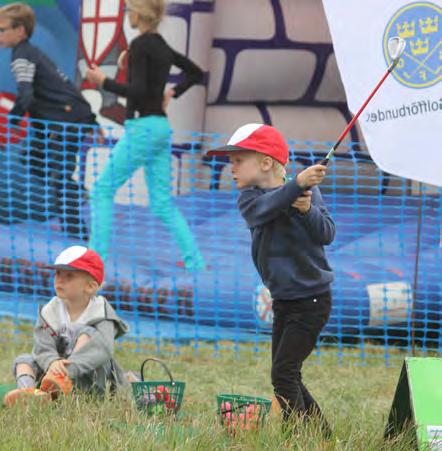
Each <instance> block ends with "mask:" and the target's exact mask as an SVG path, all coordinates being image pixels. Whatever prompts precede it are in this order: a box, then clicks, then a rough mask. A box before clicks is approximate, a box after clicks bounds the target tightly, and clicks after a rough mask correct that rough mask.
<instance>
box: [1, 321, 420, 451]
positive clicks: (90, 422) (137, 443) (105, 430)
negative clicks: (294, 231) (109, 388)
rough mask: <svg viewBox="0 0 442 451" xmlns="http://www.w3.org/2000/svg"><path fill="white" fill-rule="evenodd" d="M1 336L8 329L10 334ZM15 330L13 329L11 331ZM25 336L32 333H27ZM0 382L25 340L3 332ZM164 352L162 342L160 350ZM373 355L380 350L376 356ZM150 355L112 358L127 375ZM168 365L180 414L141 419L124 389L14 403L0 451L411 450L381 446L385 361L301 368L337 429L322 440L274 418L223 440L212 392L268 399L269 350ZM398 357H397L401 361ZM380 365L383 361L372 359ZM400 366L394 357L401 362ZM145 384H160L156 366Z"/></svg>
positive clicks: (124, 350) (191, 354) (332, 356)
mask: <svg viewBox="0 0 442 451" xmlns="http://www.w3.org/2000/svg"><path fill="white" fill-rule="evenodd" d="M2 324H4V323H1V322H0V326H1V325H2ZM6 330H7V328H6ZM15 330H16V329H15ZM28 332H29V331H28ZM0 339H1V341H0V382H1V383H10V382H13V380H12V375H11V363H12V361H13V359H14V356H15V355H17V354H19V353H22V352H28V351H29V350H30V346H31V343H30V341H29V335H28V334H26V335H23V336H21V335H17V334H16V333H15V334H12V329H10V332H9V333H8V332H5V327H3V330H2V332H1V333H0ZM164 349H165V351H167V345H165V347H164ZM373 352H376V351H373ZM148 356H153V351H152V349H151V348H150V347H149V345H146V346H145V347H142V349H141V350H140V352H134V350H133V346H132V345H131V344H123V345H122V346H121V347H120V349H118V350H117V353H116V357H117V359H118V361H119V363H120V364H121V365H122V366H123V367H124V368H125V369H133V370H136V369H138V368H139V366H140V364H141V362H142V360H143V358H144V357H148ZM156 357H159V358H162V359H163V360H164V361H165V362H166V363H167V364H168V365H169V367H170V368H171V370H172V372H173V373H174V375H175V378H176V379H177V380H182V381H185V382H186V384H187V386H186V392H185V398H184V402H183V406H182V409H181V412H180V413H179V415H178V416H177V418H174V419H164V418H163V419H161V418H153V417H151V418H145V417H143V416H142V415H140V414H139V413H138V411H137V410H136V408H135V407H134V405H133V402H132V399H131V394H130V392H129V391H122V392H121V393H120V394H119V395H118V396H117V397H116V398H114V399H109V398H106V399H105V400H97V399H91V398H87V397H85V396H83V397H82V396H78V397H76V398H72V399H69V400H63V401H61V402H58V403H54V404H52V405H50V406H40V405H29V406H26V407H20V406H15V407H14V408H12V409H4V408H3V409H0V431H1V439H0V449H1V450H2V451H3V450H18V449H26V450H27V449H32V450H45V451H49V450H101V449H103V450H105V449H112V450H114V449H115V450H126V449H127V450H174V449H177V450H212V449H214V450H224V449H226V450H227V449H229V450H255V449H257V450H280V449H297V450H361V451H362V450H364V451H365V450H373V451H374V450H376V451H378V450H400V451H403V450H408V449H413V447H412V439H411V436H412V433H411V431H408V432H407V433H404V434H403V435H401V436H399V437H397V438H396V439H395V440H394V441H390V442H384V440H383V430H384V427H385V424H386V419H387V416H388V413H389V409H390V406H391V402H392V399H393V394H394V390H395V387H396V384H397V380H398V377H399V372H400V367H399V366H398V367H394V368H387V367H385V366H383V365H382V364H379V363H378V364H373V365H366V366H361V365H359V364H358V360H357V359H352V358H351V357H349V358H348V359H347V360H344V362H343V363H341V364H338V363H337V362H338V359H337V358H336V352H334V351H332V350H330V351H327V352H323V353H321V357H320V358H321V360H320V363H319V364H318V363H317V357H316V356H312V357H311V359H310V360H309V361H307V362H306V365H305V368H304V381H305V383H306V385H307V386H308V388H309V389H310V391H311V392H312V394H313V395H314V396H315V398H316V399H317V400H318V402H319V403H320V405H321V406H322V407H323V410H324V412H325V415H326V416H327V419H328V420H329V422H330V423H331V425H332V428H333V431H334V433H333V437H332V438H331V439H330V440H324V439H323V438H321V436H320V434H319V433H318V430H317V427H315V426H314V425H311V426H309V427H304V428H302V429H300V430H298V434H297V435H296V436H289V435H288V434H284V433H283V432H282V431H281V422H280V420H279V416H278V415H277V414H275V413H273V414H271V415H270V416H268V417H267V419H266V422H265V424H264V426H263V427H262V428H261V429H260V430H258V431H249V432H240V433H238V434H235V435H234V436H232V435H229V434H228V433H226V431H225V430H224V429H223V427H222V426H221V425H220V422H219V419H218V417H217V414H216V399H215V398H216V394H217V393H241V394H251V395H260V396H264V397H271V394H272V389H271V385H270V380H269V371H270V362H269V360H270V359H269V349H268V345H263V346H262V348H261V349H260V352H259V353H255V352H253V351H252V350H250V351H248V350H247V348H246V347H245V346H244V347H243V348H242V351H241V353H240V354H239V355H235V354H234V353H233V352H231V351H228V352H219V354H218V355H217V356H216V357H215V356H214V352H213V350H211V349H210V348H207V349H200V350H198V352H197V353H196V352H195V349H194V348H193V347H192V346H190V345H189V346H188V347H183V348H181V353H180V354H179V355H173V354H172V353H166V352H165V353H164V355H157V356H156ZM398 357H400V356H398ZM378 361H379V362H382V359H379V360H378ZM398 362H400V359H398ZM149 377H151V378H153V379H158V378H161V379H166V378H165V377H164V375H162V373H161V371H160V369H155V370H154V369H152V372H151V373H149Z"/></svg>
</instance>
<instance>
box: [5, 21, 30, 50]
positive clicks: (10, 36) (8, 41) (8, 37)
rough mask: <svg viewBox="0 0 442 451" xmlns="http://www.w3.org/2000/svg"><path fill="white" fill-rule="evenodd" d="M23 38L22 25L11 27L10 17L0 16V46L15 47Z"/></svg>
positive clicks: (24, 35)
mask: <svg viewBox="0 0 442 451" xmlns="http://www.w3.org/2000/svg"><path fill="white" fill-rule="evenodd" d="M25 38H26V33H25V31H24V27H23V25H19V26H18V27H13V26H12V21H11V20H10V19H7V18H4V17H0V47H7V48H8V47H15V46H16V45H17V44H19V43H20V42H21V41H23V39H25Z"/></svg>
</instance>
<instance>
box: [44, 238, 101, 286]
mask: <svg viewBox="0 0 442 451" xmlns="http://www.w3.org/2000/svg"><path fill="white" fill-rule="evenodd" d="M47 268H51V269H66V270H71V271H86V272H87V273H88V274H90V275H91V276H92V277H93V278H94V279H95V280H96V281H97V283H98V285H101V284H102V283H103V280H104V263H103V260H102V259H101V257H100V256H99V255H98V254H97V253H96V252H95V251H93V250H92V249H88V248H87V247H84V246H71V247H68V248H67V249H65V250H64V251H63V252H61V253H60V255H59V256H58V257H57V258H56V259H55V262H54V264H53V265H49V266H47Z"/></svg>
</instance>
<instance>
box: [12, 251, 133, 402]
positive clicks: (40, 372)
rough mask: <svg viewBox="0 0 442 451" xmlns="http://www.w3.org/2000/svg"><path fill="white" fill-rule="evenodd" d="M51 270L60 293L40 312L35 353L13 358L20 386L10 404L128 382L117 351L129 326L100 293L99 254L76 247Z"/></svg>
mask: <svg viewBox="0 0 442 451" xmlns="http://www.w3.org/2000/svg"><path fill="white" fill-rule="evenodd" d="M49 268H52V269H55V278H54V287H55V292H56V296H55V297H53V298H52V299H51V300H50V301H49V302H48V303H47V304H46V305H44V306H43V308H42V309H41V310H40V313H39V316H38V319H37V323H36V326H35V329H34V348H33V351H32V354H23V355H20V356H18V357H17V358H16V359H15V361H14V365H13V371H14V376H15V379H16V381H17V387H18V388H17V389H15V390H12V391H10V392H9V393H8V394H7V395H6V396H5V398H4V404H5V405H6V406H12V405H14V404H15V403H16V402H17V401H18V400H29V399H35V398H38V399H40V400H44V401H49V400H52V399H56V398H58V397H59V396H60V395H61V396H68V395H69V394H70V393H71V392H72V389H73V387H76V388H78V389H80V390H83V391H86V392H91V391H93V392H96V393H104V391H105V388H106V384H107V383H109V384H110V385H111V388H115V387H116V386H118V385H120V384H123V383H124V382H125V378H124V375H123V373H122V371H121V369H120V368H119V367H118V365H117V364H116V363H115V361H114V360H113V358H112V355H113V351H114V343H115V339H116V338H118V337H120V336H122V335H124V334H125V333H126V332H127V331H128V327H127V325H126V324H125V323H124V322H123V321H122V320H121V319H120V318H119V317H118V316H117V314H116V313H115V311H114V309H113V308H112V307H111V305H110V304H109V303H108V301H107V300H106V299H105V298H104V297H103V296H97V291H98V289H99V288H100V285H101V284H102V282H103V278H104V265H103V261H102V260H101V258H100V256H99V255H98V254H97V253H95V252H94V251H92V250H91V249H87V248H86V247H83V246H71V247H69V248H67V249H65V250H64V251H63V252H62V253H61V254H60V255H59V256H58V257H57V258H56V260H55V263H54V264H53V265H51V266H49ZM38 385H39V388H38V389H37V388H36V387H37V386H38Z"/></svg>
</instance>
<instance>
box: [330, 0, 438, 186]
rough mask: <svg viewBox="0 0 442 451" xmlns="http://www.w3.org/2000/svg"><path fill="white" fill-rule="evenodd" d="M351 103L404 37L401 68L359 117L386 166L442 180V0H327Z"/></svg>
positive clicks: (358, 101) (363, 94)
mask: <svg viewBox="0 0 442 451" xmlns="http://www.w3.org/2000/svg"><path fill="white" fill-rule="evenodd" d="M323 4H324V8H325V12H326V15H327V19H328V24H329V27H330V31H331V35H332V39H333V46H334V49H335V54H336V59H337V63H338V67H339V70H340V73H341V77H342V81H343V84H344V88H345V91H346V94H347V100H348V105H349V108H350V110H351V111H352V113H353V114H355V113H356V112H357V111H358V110H359V108H360V107H361V106H362V104H363V102H364V101H365V100H366V98H367V97H368V96H369V94H370V93H371V91H372V90H373V89H374V88H375V86H376V85H377V83H378V82H379V80H380V79H381V77H382V75H383V74H384V73H385V72H386V70H387V67H388V66H389V65H390V63H391V58H390V57H389V55H388V50H387V42H388V39H389V38H391V37H394V36H399V37H402V38H403V39H405V41H406V48H405V51H404V53H403V54H402V56H401V58H400V60H399V62H398V65H397V66H396V68H395V70H394V71H393V72H392V74H390V76H389V77H388V78H387V80H386V81H385V82H384V84H383V85H382V86H381V87H380V89H379V91H378V92H377V93H376V95H375V96H374V97H373V99H372V100H371V102H370V103H369V104H368V106H367V107H366V109H365V110H364V112H363V113H362V115H361V116H360V118H359V124H360V126H361V128H362V132H363V134H364V138H365V141H366V143H367V146H368V150H369V152H370V155H371V156H372V158H373V160H374V161H375V163H376V164H377V165H378V166H379V167H380V168H381V169H382V170H384V171H386V172H389V173H391V174H395V175H399V176H402V177H407V178H410V179H414V180H418V181H421V182H425V183H430V184H433V185H437V186H442V83H441V80H442V1H441V0H437V1H433V2H412V1H406V0H389V1H385V0H353V1H351V2H349V1H348V0H323Z"/></svg>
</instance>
